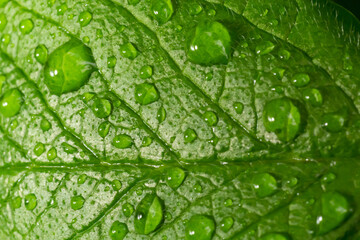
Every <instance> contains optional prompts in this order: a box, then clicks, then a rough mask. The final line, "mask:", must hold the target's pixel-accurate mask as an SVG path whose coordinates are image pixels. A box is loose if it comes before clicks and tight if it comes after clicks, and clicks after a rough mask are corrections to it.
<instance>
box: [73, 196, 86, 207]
mask: <svg viewBox="0 0 360 240" xmlns="http://www.w3.org/2000/svg"><path fill="white" fill-rule="evenodd" d="M84 203H85V199H84V198H83V197H82V196H80V195H78V196H73V197H71V201H70V205H71V208H72V209H74V210H79V209H81V208H82V207H83V206H84Z"/></svg>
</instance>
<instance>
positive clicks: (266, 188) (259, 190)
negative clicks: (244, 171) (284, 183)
mask: <svg viewBox="0 0 360 240" xmlns="http://www.w3.org/2000/svg"><path fill="white" fill-rule="evenodd" d="M252 183H253V188H254V190H255V193H256V195H257V196H258V197H261V198H263V197H267V196H270V195H272V194H274V193H275V191H276V190H277V182H276V179H275V178H274V177H273V176H272V175H270V174H269V173H259V174H256V175H255V176H254V177H253V179H252Z"/></svg>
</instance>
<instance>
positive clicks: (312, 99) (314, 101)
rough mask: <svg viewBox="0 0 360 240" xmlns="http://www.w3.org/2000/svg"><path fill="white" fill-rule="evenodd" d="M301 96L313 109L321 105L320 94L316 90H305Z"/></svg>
mask: <svg viewBox="0 0 360 240" xmlns="http://www.w3.org/2000/svg"><path fill="white" fill-rule="evenodd" d="M302 95H303V98H304V100H305V101H307V102H309V103H310V104H311V105H312V106H314V107H320V106H321V105H322V104H323V98H322V95H321V92H320V91H319V90H317V89H316V88H308V89H305V90H304V91H303V93H302Z"/></svg>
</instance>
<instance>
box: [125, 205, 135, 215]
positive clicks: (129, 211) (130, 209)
mask: <svg viewBox="0 0 360 240" xmlns="http://www.w3.org/2000/svg"><path fill="white" fill-rule="evenodd" d="M122 212H123V213H124V216H125V217H130V216H131V215H132V214H133V212H134V207H133V206H132V205H131V204H130V203H125V204H124V205H123V206H122Z"/></svg>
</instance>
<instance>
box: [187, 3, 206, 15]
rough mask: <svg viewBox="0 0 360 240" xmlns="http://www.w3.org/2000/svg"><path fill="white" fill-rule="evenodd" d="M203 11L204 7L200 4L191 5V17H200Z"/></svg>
mask: <svg viewBox="0 0 360 240" xmlns="http://www.w3.org/2000/svg"><path fill="white" fill-rule="evenodd" d="M202 11H203V7H202V6H201V5H200V4H199V3H196V2H195V3H193V4H191V5H190V8H189V13H190V15H193V16H195V15H198V14H200V13H201V12H202Z"/></svg>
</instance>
